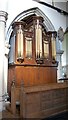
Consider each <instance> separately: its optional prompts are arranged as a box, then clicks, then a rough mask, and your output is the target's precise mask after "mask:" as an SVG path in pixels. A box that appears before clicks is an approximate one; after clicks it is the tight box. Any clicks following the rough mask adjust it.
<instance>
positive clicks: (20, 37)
mask: <svg viewBox="0 0 68 120" xmlns="http://www.w3.org/2000/svg"><path fill="white" fill-rule="evenodd" d="M17 41H18V42H17V44H18V46H17V58H18V59H19V58H23V30H22V29H21V25H19V30H17Z"/></svg>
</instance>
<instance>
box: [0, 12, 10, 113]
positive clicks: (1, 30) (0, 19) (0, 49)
mask: <svg viewBox="0 0 68 120" xmlns="http://www.w3.org/2000/svg"><path fill="white" fill-rule="evenodd" d="M7 15H8V14H7V13H6V12H5V11H0V111H2V110H4V109H5V102H4V55H5V27H6V20H7Z"/></svg>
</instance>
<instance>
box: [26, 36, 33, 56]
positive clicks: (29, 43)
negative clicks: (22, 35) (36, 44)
mask: <svg viewBox="0 0 68 120" xmlns="http://www.w3.org/2000/svg"><path fill="white" fill-rule="evenodd" d="M26 57H28V58H31V57H32V38H28V37H26Z"/></svg>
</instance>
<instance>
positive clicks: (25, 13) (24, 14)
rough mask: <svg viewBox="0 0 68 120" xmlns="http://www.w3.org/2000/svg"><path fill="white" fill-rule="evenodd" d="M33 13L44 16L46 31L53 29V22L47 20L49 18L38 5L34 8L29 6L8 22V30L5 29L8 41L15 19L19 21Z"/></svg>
mask: <svg viewBox="0 0 68 120" xmlns="http://www.w3.org/2000/svg"><path fill="white" fill-rule="evenodd" d="M33 14H35V15H37V16H41V17H43V18H44V26H45V28H46V30H47V31H54V30H55V28H54V26H53V24H52V23H51V21H50V20H49V18H48V17H47V16H46V15H45V14H44V13H43V12H42V11H41V10H40V9H39V8H38V7H34V8H31V9H28V10H25V11H23V12H21V13H20V14H19V15H17V16H16V17H15V19H14V20H13V21H12V22H11V24H10V26H9V28H8V31H7V39H8V41H9V38H10V35H11V33H12V24H13V23H14V22H15V21H21V20H22V19H24V18H25V17H27V16H30V15H33Z"/></svg>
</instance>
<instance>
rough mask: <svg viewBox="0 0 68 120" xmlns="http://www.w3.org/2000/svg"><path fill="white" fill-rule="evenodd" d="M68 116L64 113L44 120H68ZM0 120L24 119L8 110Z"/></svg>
mask: <svg viewBox="0 0 68 120" xmlns="http://www.w3.org/2000/svg"><path fill="white" fill-rule="evenodd" d="M67 115H68V113H62V114H59V115H56V116H53V117H49V118H45V119H43V120H68V116H67ZM0 120H22V118H20V117H19V115H18V114H17V115H16V116H14V115H13V114H11V113H10V112H9V111H8V110H6V111H3V113H2V119H0ZM36 120H37V119H36Z"/></svg>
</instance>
